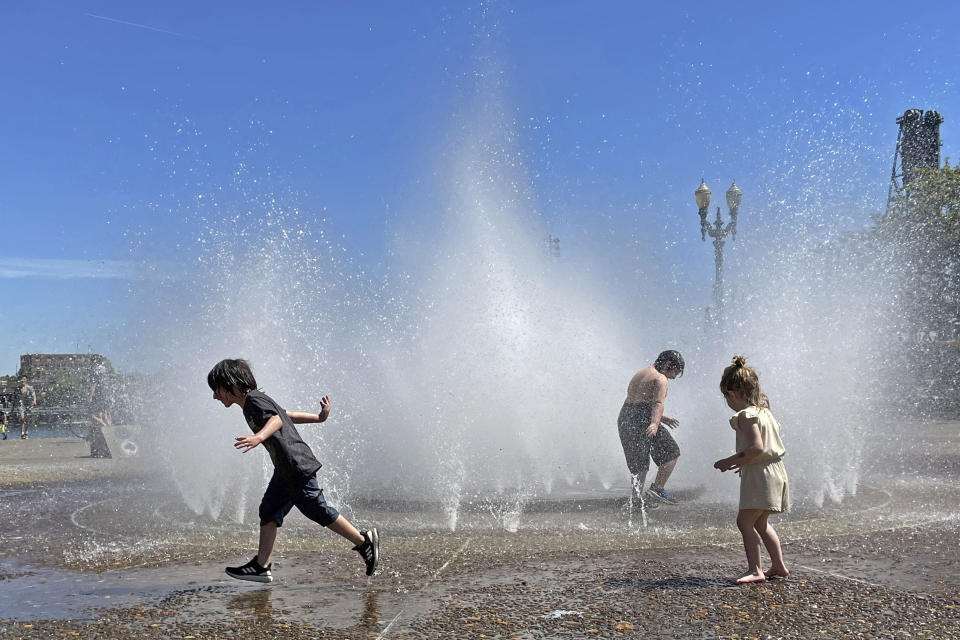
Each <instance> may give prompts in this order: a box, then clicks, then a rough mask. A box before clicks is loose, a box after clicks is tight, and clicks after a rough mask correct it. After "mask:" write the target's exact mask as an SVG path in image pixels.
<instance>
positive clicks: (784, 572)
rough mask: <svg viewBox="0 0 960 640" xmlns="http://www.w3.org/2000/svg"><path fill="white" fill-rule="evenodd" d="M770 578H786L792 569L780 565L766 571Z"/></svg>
mask: <svg viewBox="0 0 960 640" xmlns="http://www.w3.org/2000/svg"><path fill="white" fill-rule="evenodd" d="M766 574H767V577H768V578H786V577H787V576H789V575H790V571H789V570H788V569H787V568H786V567H780V568H777V569H770V570H769V571H767V572H766Z"/></svg>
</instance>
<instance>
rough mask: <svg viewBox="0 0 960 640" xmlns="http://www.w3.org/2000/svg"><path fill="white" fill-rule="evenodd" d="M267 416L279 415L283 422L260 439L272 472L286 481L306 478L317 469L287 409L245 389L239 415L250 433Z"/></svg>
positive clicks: (316, 461)
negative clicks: (274, 469)
mask: <svg viewBox="0 0 960 640" xmlns="http://www.w3.org/2000/svg"><path fill="white" fill-rule="evenodd" d="M271 416H279V417H280V421H281V422H282V423H283V425H282V426H281V427H280V428H279V429H277V430H276V431H275V432H274V433H273V435H271V436H270V437H269V438H267V439H266V440H264V441H263V446H264V447H266V449H267V451H268V452H270V459H271V460H273V466H274V467H275V468H276V472H277V473H278V474H280V476H281V477H282V478H284V479H285V480H288V481H290V482H302V481H304V480H307V479H308V478H310V476H312V475H313V474H315V473H316V472H317V470H318V469H319V468H320V466H321V465H320V462H319V461H318V460H317V459H316V458H315V457H314V455H313V451H312V450H311V449H310V445H308V444H307V443H306V442H304V441H303V438H301V437H300V432H299V431H297V428H296V427H295V426H294V424H293V421H292V420H290V416H288V415H287V412H286V411H284V410H283V409H281V408H280V405H278V404H277V403H276V401H275V400H274V399H273V398H271V397H270V396H268V395H267V394H265V393H264V392H262V391H257V390H253V391H249V392H248V393H247V398H246V400H244V402H243V417H244V418H245V419H246V421H247V424H248V425H249V426H250V430H251V431H253V432H254V433H257V432H258V431H260V429H263V427H264V425H266V424H267V421H268V420H269V419H270V417H271Z"/></svg>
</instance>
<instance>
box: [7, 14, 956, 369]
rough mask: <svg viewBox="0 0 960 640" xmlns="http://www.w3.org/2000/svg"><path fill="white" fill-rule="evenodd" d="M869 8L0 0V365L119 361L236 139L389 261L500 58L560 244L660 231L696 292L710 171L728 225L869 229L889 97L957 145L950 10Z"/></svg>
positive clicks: (304, 199) (188, 240)
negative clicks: (142, 289)
mask: <svg viewBox="0 0 960 640" xmlns="http://www.w3.org/2000/svg"><path fill="white" fill-rule="evenodd" d="M878 7H879V5H877V4H876V3H867V2H851V3H794V4H792V5H789V6H785V5H782V3H781V4H776V3H774V4H771V3H739V4H736V5H718V4H717V3H637V2H608V3H583V2H533V1H530V2H519V1H516V2H506V1H498V2H493V3H479V2H464V3H440V2H418V3H394V2H373V3H327V2H300V3H286V4H281V5H279V6H277V7H271V8H269V9H268V8H265V5H263V4H262V3H249V2H231V3H218V2H207V3H199V4H198V3H193V2H191V3H188V2H181V1H179V0H174V1H170V2H165V3H130V2H119V1H97V2H79V3H78V2H44V1H37V2H29V3H26V2H24V3H10V2H8V3H4V4H3V6H2V8H0V55H2V56H3V58H4V59H5V60H7V61H8V65H7V67H6V71H7V72H6V73H5V79H4V91H3V92H2V94H0V117H2V121H3V122H4V123H5V125H6V126H5V132H4V136H3V139H2V144H0V175H2V176H3V179H2V180H0V216H2V220H3V235H4V238H5V240H6V242H4V243H3V249H2V250H0V297H2V299H3V301H4V303H3V306H2V309H0V373H12V372H13V371H14V370H15V369H16V367H17V364H18V360H17V358H18V356H19V354H21V353H31V352H72V351H75V350H80V351H87V350H92V351H96V352H100V353H103V354H105V355H107V356H108V357H111V358H113V359H114V360H117V361H118V364H120V366H121V368H133V367H135V366H136V365H135V363H134V362H133V360H132V359H131V357H130V356H129V355H123V354H121V353H119V347H118V346H117V345H118V344H121V343H129V342H131V341H133V340H134V339H133V338H132V337H131V336H133V334H135V331H136V322H135V321H133V320H132V315H131V314H132V313H133V310H132V308H131V302H130V293H129V291H130V289H131V288H135V287H136V285H135V284H133V283H135V282H136V279H137V278H140V277H142V276H140V275H137V270H136V269H135V267H134V263H135V262H137V261H144V260H146V261H155V262H156V264H158V265H163V268H167V266H169V265H175V264H176V263H177V261H178V260H181V259H184V258H186V259H189V256H190V254H191V251H192V249H191V247H192V244H193V243H194V242H195V239H196V236H197V227H196V225H195V224H194V223H195V222H196V217H197V216H196V214H195V212H196V211H197V210H198V209H197V206H196V204H197V199H198V198H200V197H201V196H203V195H205V194H207V195H208V194H210V193H211V191H216V189H217V185H220V184H227V183H229V182H230V181H231V180H232V179H234V177H235V176H236V175H237V172H238V166H239V165H240V163H243V165H244V167H245V168H244V171H246V172H247V174H246V175H247V176H248V177H247V179H256V180H259V181H261V182H268V183H270V185H271V186H270V189H272V190H273V191H274V192H275V193H277V194H282V195H283V198H284V199H286V200H287V201H292V202H294V204H295V206H296V207H297V208H298V209H300V210H301V211H303V212H304V213H305V214H306V215H307V216H308V217H309V218H310V219H311V220H312V221H313V222H312V224H314V225H316V226H317V227H318V228H320V227H322V228H323V230H324V232H325V233H326V235H327V237H332V238H336V240H337V242H338V243H339V244H341V245H342V246H343V248H344V250H345V252H346V254H347V255H349V256H351V258H352V260H353V261H354V262H355V263H356V264H358V265H360V266H361V267H363V268H364V269H366V270H368V271H369V272H371V273H376V272H377V271H378V270H381V269H383V268H385V267H384V265H385V263H386V262H387V260H386V258H385V256H386V254H387V252H388V248H389V245H390V237H391V234H393V233H396V232H397V231H398V230H402V228H403V227H404V225H406V224H417V223H422V222H423V221H424V220H428V221H429V219H430V216H431V215H435V214H434V213H431V212H435V211H436V210H437V209H438V208H439V207H438V205H437V204H436V203H437V201H438V198H439V195H438V194H439V192H440V191H441V187H440V186H439V185H438V184H437V180H436V172H437V169H438V166H439V165H442V162H443V156H444V150H445V148H446V147H445V145H447V144H448V135H449V132H450V130H451V127H454V126H455V123H456V122H457V118H458V117H462V114H463V113H465V112H467V111H468V108H467V106H466V105H468V103H469V102H470V100H472V99H476V96H475V94H474V92H475V91H476V87H477V86H478V85H477V83H476V76H477V74H478V73H495V74H496V75H497V79H498V81H497V83H496V90H497V92H498V94H499V95H497V96H491V98H496V99H497V100H501V101H502V102H503V104H504V105H505V107H504V108H505V109H506V110H507V113H509V114H510V115H511V117H512V119H513V122H514V131H515V133H516V139H517V143H518V145H519V148H520V149H521V153H522V155H523V158H524V166H525V168H526V172H525V175H524V176H523V178H522V179H523V180H525V181H527V182H528V184H527V185H526V186H527V188H528V189H529V190H530V191H531V192H532V193H533V194H534V198H535V202H536V208H537V212H538V214H539V215H541V216H543V218H544V220H545V223H546V226H547V227H548V228H550V229H551V230H552V231H553V232H554V233H556V235H558V236H560V237H561V238H562V239H564V240H565V241H566V242H567V243H568V244H567V245H565V246H570V245H571V244H574V243H576V242H578V239H583V238H589V237H590V236H591V234H593V235H596V234H603V233H637V232H638V231H637V230H638V229H639V230H642V233H647V234H652V235H654V236H655V237H656V238H657V241H658V242H660V243H661V247H660V248H661V251H660V252H659V253H658V256H657V259H658V260H661V261H667V262H669V263H670V265H671V269H672V270H673V272H674V273H675V274H676V277H677V286H678V287H679V288H681V289H683V290H684V291H685V292H686V294H688V295H690V296H692V297H700V298H703V299H704V303H706V302H708V298H709V291H710V283H711V278H712V275H713V256H712V251H711V249H710V248H709V246H708V245H704V244H702V243H701V242H700V240H699V230H698V220H697V216H696V208H695V205H694V201H693V191H694V189H695V188H696V187H697V185H698V184H699V181H700V178H701V177H705V178H706V180H707V182H708V184H709V185H710V186H711V188H712V189H713V191H714V199H715V202H716V203H717V204H720V203H721V202H722V193H723V191H724V190H725V189H726V187H727V186H728V185H729V183H730V181H731V180H732V179H734V178H735V179H736V180H737V182H738V184H739V185H740V186H741V188H742V189H743V191H744V204H743V206H742V209H741V223H740V224H741V228H743V229H749V227H750V225H751V224H768V225H771V224H777V221H778V220H779V219H780V218H783V217H787V218H796V219H801V218H802V219H804V220H815V221H817V222H818V223H824V222H826V223H827V224H829V225H837V226H839V227H845V228H859V227H862V226H864V225H866V224H867V223H868V221H869V216H870V215H871V214H872V213H876V212H877V211H879V210H881V209H882V207H883V203H884V201H885V197H886V190H887V181H888V179H889V173H890V167H891V155H892V153H893V149H894V145H895V141H896V125H895V124H894V120H895V118H896V117H897V116H898V115H899V114H900V113H902V112H903V110H905V109H907V108H911V107H919V108H923V109H938V110H940V111H941V113H942V114H943V116H944V117H945V122H944V125H943V127H942V129H941V132H942V136H943V140H944V149H943V153H944V155H945V156H951V157H956V156H957V155H958V149H960V92H958V91H957V87H956V84H955V82H956V78H957V70H958V69H960V60H958V57H960V49H958V48H957V46H956V41H955V38H954V37H953V36H952V35H951V31H950V29H951V26H950V25H951V24H952V23H953V22H955V20H954V19H953V18H955V17H956V15H957V9H956V7H955V6H954V5H951V4H948V3H937V2H933V3H915V4H914V5H911V6H910V10H909V11H894V10H885V9H881V8H878ZM484 86H485V85H484ZM251 176H252V177H251ZM250 204H251V206H254V207H255V206H257V203H256V201H252V202H251V203H250ZM187 210H189V211H193V212H194V214H192V217H191V216H188V215H184V214H183V213H182V212H183V211H187ZM205 211H207V213H205V214H204V215H206V216H207V217H208V218H209V211H210V210H205ZM214 215H215V214H214ZM583 244H584V246H587V245H589V244H590V243H589V242H586V241H584V242H583ZM601 258H602V257H601V256H598V259H601Z"/></svg>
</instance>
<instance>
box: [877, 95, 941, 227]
mask: <svg viewBox="0 0 960 640" xmlns="http://www.w3.org/2000/svg"><path fill="white" fill-rule="evenodd" d="M942 122H943V117H941V116H940V113H939V112H937V111H926V112H924V111H923V110H922V109H907V110H906V111H904V112H903V115H902V116H900V117H899V118H897V124H898V125H899V126H900V130H899V131H898V132H897V150H896V152H894V154H893V171H892V172H891V173H890V188H889V189H888V190H887V211H888V212H889V211H890V207H891V206H892V205H893V202H894V200H895V197H899V196H904V195H909V193H910V185H911V183H912V182H913V181H914V180H915V179H916V176H917V172H918V170H921V169H939V168H940V146H941V144H940V124H941V123H942Z"/></svg>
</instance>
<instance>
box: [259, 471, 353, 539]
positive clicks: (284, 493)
mask: <svg viewBox="0 0 960 640" xmlns="http://www.w3.org/2000/svg"><path fill="white" fill-rule="evenodd" d="M294 507H296V508H297V509H299V510H300V513H302V514H303V515H305V516H307V517H308V518H310V519H311V520H313V521H314V522H316V523H317V524H320V525H323V526H324V527H328V526H330V525H331V524H333V521H334V520H336V519H337V516H339V515H340V512H339V511H337V510H336V509H334V508H333V507H331V506H330V505H329V504H327V501H326V500H325V499H324V497H323V489H321V488H320V486H319V485H318V484H317V474H313V475H312V476H310V477H309V478H308V479H306V480H304V481H303V483H302V484H300V485H294V484H290V483H289V482H287V481H286V480H283V479H281V478H280V477H279V476H278V475H277V474H276V473H274V474H273V477H272V478H270V484H268V485H267V490H266V492H265V493H264V494H263V499H262V500H261V501H260V524H261V525H265V524H267V523H268V522H276V523H277V526H278V527H282V526H283V517H284V516H285V515H287V514H288V513H290V509H292V508H294Z"/></svg>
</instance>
